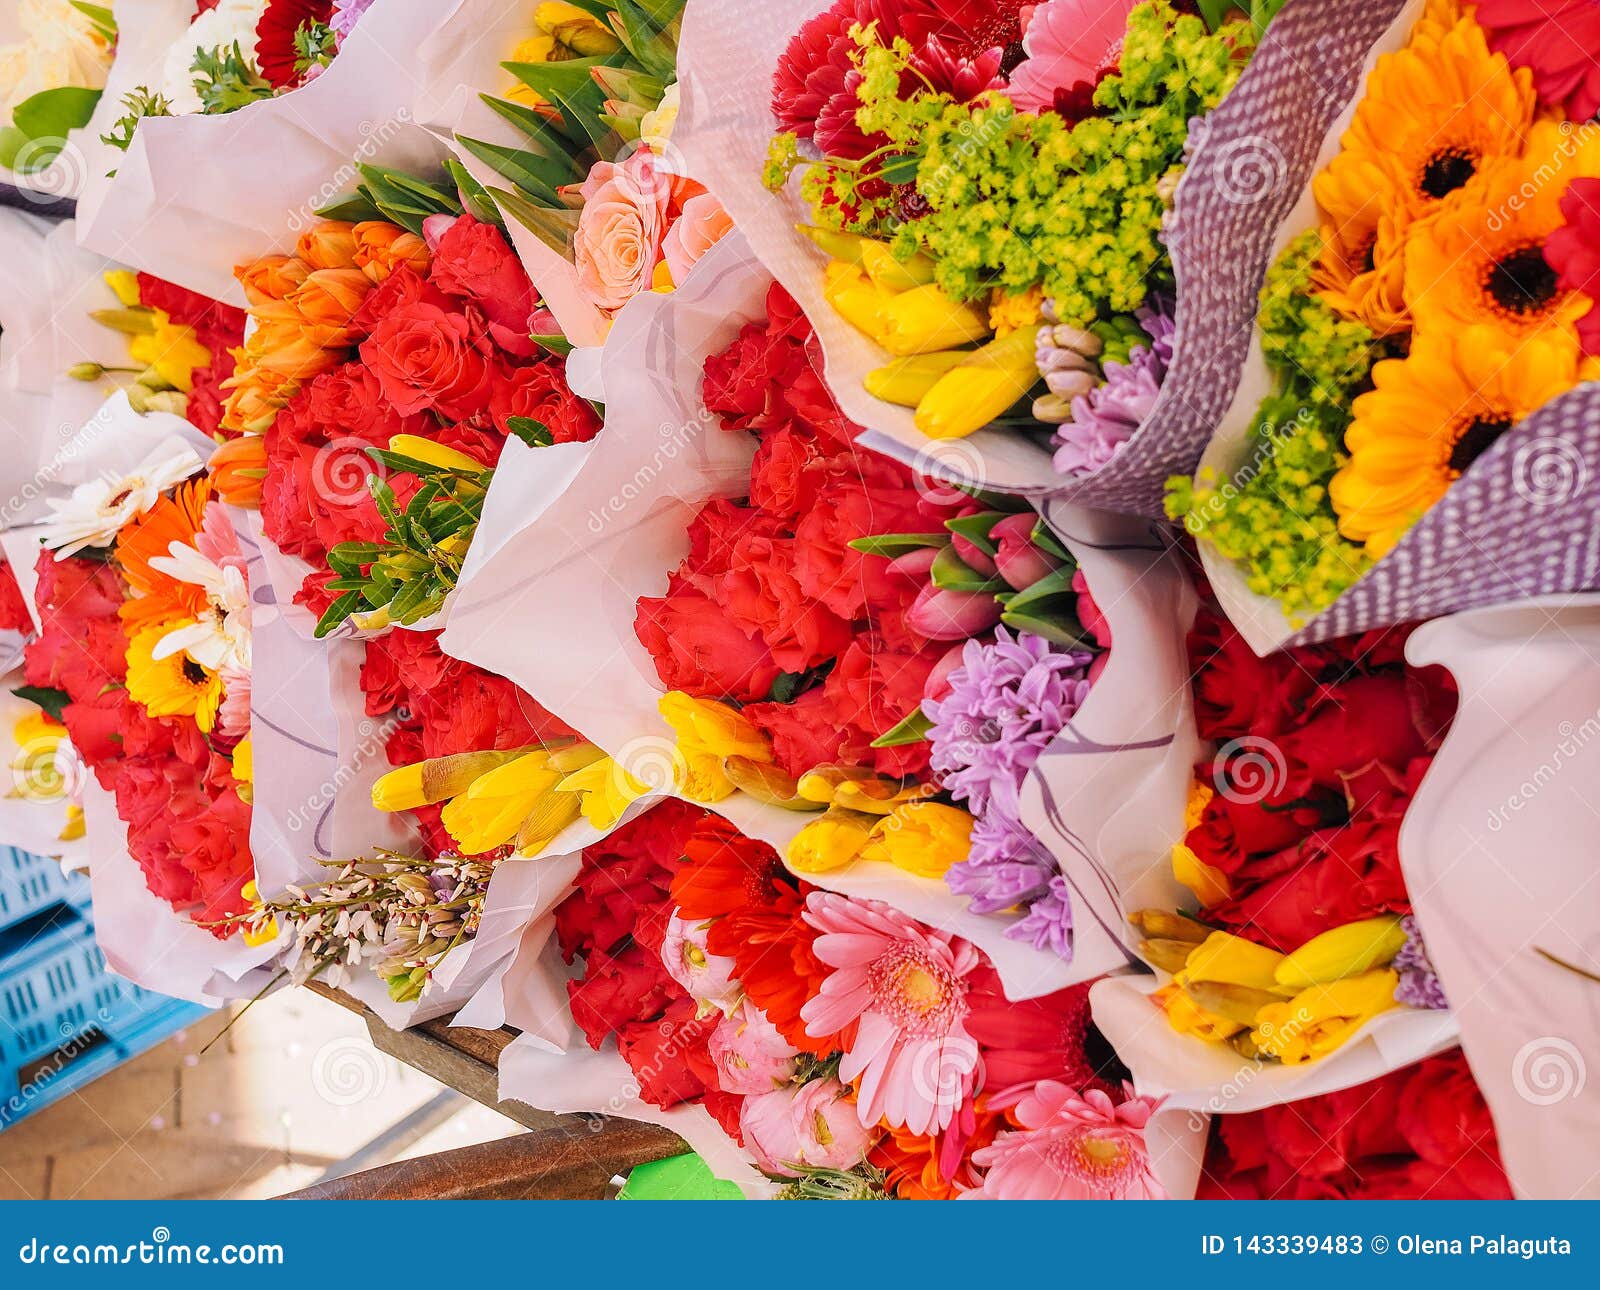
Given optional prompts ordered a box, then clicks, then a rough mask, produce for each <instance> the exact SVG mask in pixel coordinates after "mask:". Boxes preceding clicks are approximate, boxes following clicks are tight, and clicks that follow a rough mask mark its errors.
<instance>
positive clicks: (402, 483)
mask: <svg viewBox="0 0 1600 1290" xmlns="http://www.w3.org/2000/svg"><path fill="white" fill-rule="evenodd" d="M537 303H538V301H537V297H536V296H535V294H534V290H533V285H532V283H531V282H530V281H529V280H528V275H527V273H526V272H525V271H524V270H523V268H522V265H521V262H520V261H519V260H518V259H517V257H516V254H515V253H514V252H513V251H512V250H511V248H510V246H509V245H507V243H506V240H505V238H504V237H503V236H502V235H501V233H500V231H499V230H498V229H496V228H495V227H494V226H493V225H490V224H483V223H480V222H479V221H477V220H475V219H473V218H472V217H471V216H470V215H463V216H462V217H461V218H459V219H457V220H455V221H454V222H453V223H451V224H450V226H449V227H448V228H447V229H445V230H444V231H443V232H442V233H439V234H438V235H437V236H436V237H435V238H433V239H432V257H431V261H430V264H429V267H428V271H427V273H426V275H423V274H419V273H417V272H416V271H415V270H413V269H412V268H410V267H409V266H406V265H401V266H400V267H398V268H396V269H395V270H394V272H393V273H391V274H390V275H389V276H388V277H387V278H385V279H384V280H383V282H382V283H381V285H379V286H378V287H377V288H376V289H375V290H372V291H371V292H370V293H369V294H368V295H367V296H366V298H365V300H364V301H363V302H362V303H361V306H360V308H359V309H358V310H357V311H356V313H355V315H354V317H352V318H351V319H350V323H349V329H348V331H349V335H350V337H351V352H350V356H349V360H348V361H346V362H345V363H343V364H341V365H340V366H338V367H335V368H333V369H332V370H331V371H328V372H324V373H322V374H320V375H318V376H317V377H315V378H314V379H313V380H311V381H308V382H307V383H306V384H305V386H304V387H303V388H302V389H301V390H300V391H299V393H298V394H297V395H296V396H295V397H294V399H293V400H291V401H290V403H289V405H288V406H287V407H285V408H284V409H283V410H282V411H281V412H279V414H278V416H277V417H276V419H275V420H274V421H273V424H272V425H271V426H270V427H269V428H268V430H267V432H266V437H265V447H266V453H267V477H266V479H265V480H264V481H263V484H262V498H261V513H262V520H263V526H264V528H265V530H266V533H267V536H268V537H270V538H271V539H272V540H273V542H275V543H276V544H277V545H278V547H279V548H280V549H282V550H283V551H286V552H288V553H290V554H292V555H298V556H301V557H302V558H304V559H305V560H307V561H309V562H310V563H311V564H313V565H318V566H320V565H321V564H322V563H323V561H324V560H325V558H326V556H327V553H328V551H329V550H330V549H331V548H332V547H334V546H337V545H338V544H339V543H340V542H348V541H376V540H377V539H378V538H380V537H381V536H382V534H383V529H384V524H383V520H382V518H381V517H380V516H379V514H378V508H377V506H376V505H375V504H374V503H373V501H372V498H371V495H370V494H369V493H368V491H367V483H366V481H367V477H368V476H369V475H370V474H372V473H373V472H374V471H375V470H376V469H377V467H376V465H375V463H374V462H373V460H372V459H371V458H370V457H368V456H367V453H366V449H368V448H382V447H385V446H386V445H387V444H388V442H389V440H390V439H391V438H393V437H394V436H395V435H398V434H412V435H421V436H423V437H425V438H429V439H433V440H434V441H436V442H438V443H441V444H445V445H446V446H448V447H451V448H454V449H456V450H458V451H460V452H464V453H466V454H467V455H468V456H469V457H472V458H474V459H476V460H478V461H481V462H482V463H483V464H484V465H485V466H492V465H493V464H494V463H495V462H496V461H497V460H499V456H500V450H501V448H502V446H503V445H504V443H505V439H506V435H507V434H508V433H509V422H510V419H511V418H512V417H531V418H534V419H536V420H538V421H541V422H543V423H544V424H545V425H546V426H547V427H548V428H549V430H550V432H551V437H552V438H553V439H554V440H555V441H556V442H558V443H568V442H576V441H581V440H587V439H592V438H593V437H594V435H595V434H596V433H597V432H598V430H599V428H600V425H599V421H598V419H597V418H596V416H595V414H594V410H593V408H591V407H590V406H589V405H588V404H587V403H585V402H584V401H583V400H582V399H580V398H578V397H577V396H576V395H574V394H573V393H572V391H571V390H570V389H568V388H567V383H566V378H565V375H564V373H563V369H562V366H561V363H560V362H559V360H557V359H556V358H555V357H554V356H553V355H550V354H548V353H545V352H543V351H540V350H538V349H537V348H536V347H535V345H534V344H533V341H532V340H531V339H530V338H529V329H530V319H531V318H532V315H533V313H534V309H535V307H536V306H537ZM388 483H389V484H390V486H391V487H392V488H393V489H394V491H395V495H396V497H397V498H398V500H399V502H400V504H401V505H402V506H403V505H404V504H405V503H406V502H408V501H409V500H410V499H411V497H412V495H413V494H414V493H415V492H416V488H417V481H416V479H415V477H414V476H411V475H394V476H391V477H389V479H388ZM329 580H330V575H329V574H327V573H326V572H322V573H319V574H315V575H313V576H312V577H310V578H308V579H307V580H306V583H305V585H304V586H303V587H302V589H301V593H300V596H299V597H298V599H300V600H302V601H303V602H305V603H307V604H308V605H310V606H311V607H312V608H313V609H314V610H315V611H316V612H318V613H320V612H321V611H322V610H323V609H325V608H326V607H327V605H328V604H329V603H330V602H331V601H332V599H333V597H332V595H330V594H329V593H328V592H327V590H326V583H327V582H328V581H329Z"/></svg>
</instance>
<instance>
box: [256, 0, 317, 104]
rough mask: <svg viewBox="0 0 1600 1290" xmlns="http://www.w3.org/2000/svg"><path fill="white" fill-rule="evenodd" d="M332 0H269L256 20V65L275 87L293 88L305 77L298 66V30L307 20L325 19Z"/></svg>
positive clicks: (314, 21)
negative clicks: (296, 41)
mask: <svg viewBox="0 0 1600 1290" xmlns="http://www.w3.org/2000/svg"><path fill="white" fill-rule="evenodd" d="M332 15H333V0H270V3H269V4H268V5H267V7H266V11H265V12H264V13H262V15H261V20H260V21H259V22H257V23H256V47H255V55H256V66H257V67H259V68H260V69H261V74H262V76H264V77H266V79H267V80H268V81H269V82H270V83H271V85H272V87H273V89H278V90H282V89H293V88H294V87H295V86H297V85H299V84H300V83H301V81H302V80H303V79H304V77H303V76H302V74H301V73H299V72H297V71H296V70H295V64H296V63H297V62H298V61H299V54H298V53H297V52H296V50H295V47H294V37H295V33H296V32H297V31H299V30H300V28H301V27H302V26H304V25H306V24H308V23H326V22H327V21H328V19H329V18H330V17H331V16H332Z"/></svg>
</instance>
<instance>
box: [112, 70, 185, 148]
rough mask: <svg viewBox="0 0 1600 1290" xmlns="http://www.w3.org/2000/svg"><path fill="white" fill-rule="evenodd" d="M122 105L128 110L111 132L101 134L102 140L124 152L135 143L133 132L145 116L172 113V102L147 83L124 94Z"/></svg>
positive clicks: (115, 123) (114, 124) (113, 125)
mask: <svg viewBox="0 0 1600 1290" xmlns="http://www.w3.org/2000/svg"><path fill="white" fill-rule="evenodd" d="M122 106H123V107H124V108H126V109H127V110H126V112H124V113H123V115H122V116H120V117H118V118H117V120H116V121H115V122H114V123H113V124H112V126H111V131H110V133H109V134H102V135H101V136H100V142H101V143H105V144H109V145H110V146H111V147H113V148H117V149H120V150H121V151H123V152H126V151H127V150H128V148H129V146H130V145H131V144H132V143H133V132H134V131H135V130H137V129H138V128H139V122H140V121H142V120H144V118H145V117H147V116H171V115H172V104H170V103H168V102H167V100H166V97H165V96H164V95H162V94H158V93H156V92H155V91H154V90H152V89H150V88H149V86H146V85H140V86H137V87H135V88H134V89H131V90H129V91H128V92H127V93H126V94H124V95H123V96H122Z"/></svg>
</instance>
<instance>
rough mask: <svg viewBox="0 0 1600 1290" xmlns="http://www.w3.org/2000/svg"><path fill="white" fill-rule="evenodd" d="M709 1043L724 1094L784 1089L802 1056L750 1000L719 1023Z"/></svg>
mask: <svg viewBox="0 0 1600 1290" xmlns="http://www.w3.org/2000/svg"><path fill="white" fill-rule="evenodd" d="M706 1046H707V1047H708V1048H709V1049H710V1050H711V1060H712V1061H713V1062H714V1063H715V1064H716V1067H717V1082H718V1084H720V1085H721V1086H722V1091H723V1092H724V1093H743V1094H756V1093H770V1092H772V1091H773V1090H774V1089H777V1088H782V1087H783V1086H784V1085H785V1084H787V1083H788V1082H789V1081H790V1080H791V1079H793V1078H794V1072H795V1065H796V1060H797V1059H798V1058H799V1056H800V1054H799V1053H798V1052H796V1051H795V1049H794V1048H792V1047H791V1046H790V1045H789V1044H788V1043H786V1042H785V1041H784V1038H783V1036H782V1035H780V1034H779V1033H778V1028H777V1027H776V1026H774V1025H773V1024H772V1023H771V1022H770V1021H768V1020H767V1014H766V1013H764V1012H762V1011H761V1009H760V1008H758V1007H756V1006H755V1004H753V1003H751V1002H750V1000H748V999H746V1000H745V1001H744V1002H743V1003H742V1004H741V1005H740V1006H739V1008H738V1010H737V1011H735V1012H731V1013H729V1014H728V1015H727V1016H726V1017H724V1018H723V1019H722V1020H721V1021H720V1022H718V1023H717V1028H716V1029H715V1030H713V1031H712V1032H711V1038H710V1039H709V1040H707V1042H706Z"/></svg>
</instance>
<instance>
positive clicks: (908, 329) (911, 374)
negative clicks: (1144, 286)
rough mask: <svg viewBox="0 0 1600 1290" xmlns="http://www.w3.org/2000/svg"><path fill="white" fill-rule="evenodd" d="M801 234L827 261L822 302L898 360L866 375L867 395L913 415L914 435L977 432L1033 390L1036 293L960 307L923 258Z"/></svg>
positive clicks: (821, 233)
mask: <svg viewBox="0 0 1600 1290" xmlns="http://www.w3.org/2000/svg"><path fill="white" fill-rule="evenodd" d="M803 231H804V232H805V233H806V234H808V235H809V236H810V237H811V238H812V240H813V241H815V242H816V243H817V244H818V245H819V246H820V247H821V248H822V249H823V250H824V251H826V252H827V253H828V254H829V255H830V256H831V257H832V259H831V260H830V261H829V264H828V267H827V270H826V287H825V290H824V294H825V295H826V297H827V300H828V303H829V304H830V305H832V306H833V308H834V310H835V311H836V312H837V313H838V314H839V316H840V317H842V318H843V319H844V320H845V321H846V322H848V323H849V324H850V325H851V326H852V327H854V328H855V329H856V330H857V331H859V332H861V333H863V334H864V335H866V336H870V337H871V338H872V339H873V340H874V341H876V342H877V343H878V344H879V345H881V346H882V347H883V348H884V349H885V350H887V351H888V352H889V353H890V354H892V355H893V356H894V357H893V359H892V361H891V362H889V363H887V364H885V365H884V366H883V367H880V368H878V369H877V370H875V371H873V372H871V373H869V374H868V376H867V378H866V381H865V385H866V390H867V393H868V394H871V395H872V396H873V397H874V398H879V399H882V400H884V401H885V402H886V403H895V404H899V405H900V406H902V407H908V408H915V409H916V426H917V429H919V430H920V431H922V433H923V434H925V435H927V436H928V437H929V438H930V439H959V438H962V437H964V436H966V435H969V434H971V433H972V432H973V431H975V430H981V429H982V428H983V427H984V426H986V425H988V424H989V423H990V422H991V421H994V420H995V419H996V418H997V417H1000V416H1003V415H1005V413H1006V412H1007V411H1008V410H1009V409H1010V408H1011V407H1012V406H1013V405H1014V404H1016V403H1017V402H1018V401H1019V400H1020V399H1022V398H1023V397H1024V396H1025V395H1026V394H1027V393H1028V391H1029V390H1031V389H1032V388H1033V387H1034V386H1035V385H1036V384H1037V383H1038V381H1039V370H1038V367H1037V366H1036V365H1035V363H1034V342H1035V339H1036V338H1037V336H1038V332H1039V319H1040V307H1041V305H1042V304H1043V297H1042V296H1041V295H1040V293H1039V292H1038V291H1030V292H1026V293H1024V294H1021V295H1003V294H997V295H996V296H995V297H994V299H993V300H992V301H991V302H990V304H989V307H988V308H984V307H982V306H981V305H979V304H977V303H969V304H963V303H961V302H959V301H956V300H954V299H952V298H951V297H950V296H949V295H947V294H946V293H945V291H944V289H943V288H942V287H940V286H939V285H938V284H937V283H935V282H934V262H933V261H932V260H931V259H929V258H928V257H927V256H926V255H923V254H921V253H918V254H916V255H913V256H912V257H911V258H910V259H906V260H900V259H896V258H895V256H894V255H893V254H892V253H891V252H890V250H889V245H888V243H886V242H879V241H875V240H874V239H872V238H868V237H860V236H858V235H856V234H854V233H842V232H835V231H832V230H829V229H820V228H806V229H804V230H803ZM974 346H975V348H974Z"/></svg>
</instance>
